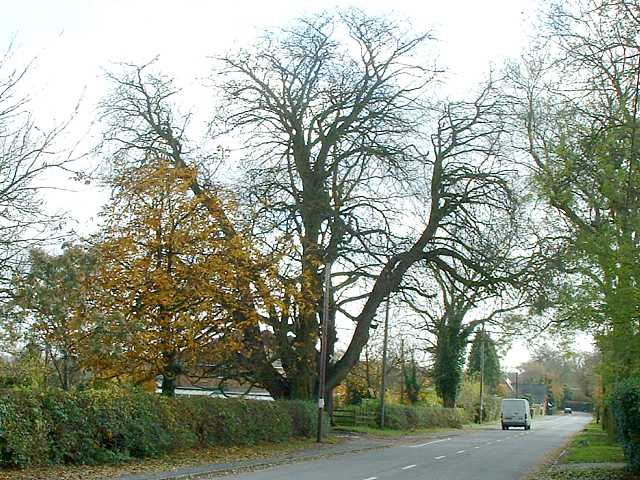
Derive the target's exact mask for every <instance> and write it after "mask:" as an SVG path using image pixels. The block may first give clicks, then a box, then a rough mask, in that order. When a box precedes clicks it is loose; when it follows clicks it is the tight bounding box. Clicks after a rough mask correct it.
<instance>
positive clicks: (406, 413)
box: [384, 405, 469, 430]
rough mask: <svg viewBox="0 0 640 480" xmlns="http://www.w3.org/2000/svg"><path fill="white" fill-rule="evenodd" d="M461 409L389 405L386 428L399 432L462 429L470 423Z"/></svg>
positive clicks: (386, 414)
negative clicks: (420, 429)
mask: <svg viewBox="0 0 640 480" xmlns="http://www.w3.org/2000/svg"><path fill="white" fill-rule="evenodd" d="M468 420H469V419H468V418H467V416H466V415H465V412H464V410H462V409H461V408H444V407H411V406H408V405H387V406H386V407H385V421H384V423H385V426H386V427H387V428H392V429H398V430H414V429H417V428H437V427H442V428H462V425H463V424H464V423H467V422H468Z"/></svg>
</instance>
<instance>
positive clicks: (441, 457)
mask: <svg viewBox="0 0 640 480" xmlns="http://www.w3.org/2000/svg"><path fill="white" fill-rule="evenodd" d="M443 458H446V455H440V456H439V457H435V458H434V460H442V459H443Z"/></svg>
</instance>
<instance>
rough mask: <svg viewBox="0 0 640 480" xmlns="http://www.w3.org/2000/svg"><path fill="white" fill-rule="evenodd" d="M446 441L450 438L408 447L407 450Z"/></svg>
mask: <svg viewBox="0 0 640 480" xmlns="http://www.w3.org/2000/svg"><path fill="white" fill-rule="evenodd" d="M447 440H451V438H441V439H440V440H433V441H432V442H427V443H420V444H418V445H408V447H409V448H420V447H426V446H427V445H433V444H434V443H440V442H446V441H447Z"/></svg>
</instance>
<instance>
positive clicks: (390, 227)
mask: <svg viewBox="0 0 640 480" xmlns="http://www.w3.org/2000/svg"><path fill="white" fill-rule="evenodd" d="M403 28H404V27H403V25H402V24H395V23H393V22H390V21H387V20H382V19H378V18H370V17H367V16H366V15H364V14H363V13H362V12H359V11H356V10H348V11H344V12H339V13H338V14H336V15H322V16H317V17H312V18H307V19H303V20H302V21H300V22H299V23H298V24H297V25H296V26H295V27H293V28H292V29H289V30H283V31H281V32H280V33H278V34H271V35H268V36H267V37H266V38H265V39H264V40H263V42H262V43H261V44H259V45H258V46H256V47H255V48H254V49H253V50H251V51H241V52H239V53H238V54H235V55H229V56H225V57H223V58H220V59H219V62H220V64H221V69H220V70H217V71H216V73H217V74H218V75H219V76H220V79H219V81H218V82H217V83H218V85H219V88H220V90H219V91H220V92H221V93H222V97H223V99H224V100H225V103H224V108H223V109H221V110H220V111H219V112H218V114H217V115H216V117H215V119H214V122H213V123H212V128H213V129H220V130H218V131H222V132H223V133H225V134H232V135H235V136H236V138H237V139H238V141H239V142H241V143H242V144H244V145H246V149H245V151H244V152H245V154H244V159H243V164H242V167H243V170H244V172H245V176H244V178H243V183H244V185H246V187H247V188H245V189H242V192H241V193H242V195H241V197H240V199H241V201H242V200H243V201H244V202H245V205H246V207H247V209H248V208H249V207H251V210H252V215H248V216H247V217H248V218H249V219H250V220H251V223H250V225H251V227H252V232H251V233H252V235H253V238H254V239H255V240H254V241H255V242H259V244H260V245H261V246H262V248H263V251H264V252H265V254H272V253H275V252H276V251H278V252H280V247H281V246H282V245H283V244H284V243H287V242H288V243H289V244H290V245H291V246H292V248H291V249H290V250H288V251H287V252H286V254H285V255H284V257H283V258H282V260H281V263H280V268H279V271H280V277H281V279H280V281H281V285H282V286H283V287H282V290H281V292H279V294H280V296H281V297H280V302H278V303H275V304H273V307H272V308H271V309H269V310H268V311H259V312H258V313H259V314H260V315H261V317H262V324H263V331H262V332H253V333H252V334H251V335H249V336H247V338H245V339H244V340H245V344H244V346H245V350H244V351H243V352H240V353H239V355H238V358H237V359H236V360H237V363H236V365H235V369H236V374H237V376H239V377H243V378H245V379H247V380H250V381H255V383H259V384H262V385H264V386H266V387H267V388H268V389H269V390H270V391H271V393H272V394H273V395H275V396H277V397H296V398H310V397H311V396H312V395H313V394H314V390H315V389H316V388H317V387H316V379H317V377H316V371H317V362H318V352H317V350H316V342H317V339H318V331H319V326H320V325H321V322H322V321H324V320H325V319H323V318H322V310H321V306H320V303H321V301H320V300H321V298H322V294H323V288H324V286H323V285H322V282H321V278H322V275H323V273H324V269H325V268H327V267H328V265H333V266H334V269H333V273H332V277H331V278H332V290H331V291H332V298H331V307H330V318H329V319H327V320H329V321H330V322H331V323H330V325H332V324H333V322H334V321H335V317H336V315H340V316H341V317H346V318H348V319H350V320H352V321H353V322H354V325H355V330H354V334H353V337H352V338H351V341H350V342H349V345H348V347H347V348H346V350H345V351H344V354H343V355H342V356H341V357H340V358H338V359H334V360H333V361H331V363H330V365H329V366H328V367H329V368H328V378H327V389H328V390H329V391H330V390H331V389H333V388H334V387H335V386H336V385H338V384H339V383H340V382H341V381H342V380H343V379H344V378H345V376H346V375H347V373H348V372H349V370H350V369H351V368H352V367H353V366H354V365H355V364H356V362H357V361H358V359H359V357H360V354H361V352H362V349H363V347H364V346H365V345H366V343H367V340H368V338H369V329H370V328H371V324H372V321H373V319H374V317H375V315H376V311H377V310H378V307H379V306H380V304H381V302H383V301H384V299H385V298H386V297H387V296H388V295H389V294H390V293H391V292H393V291H397V290H400V289H403V288H414V286H413V285H412V282H406V283H405V282H404V281H403V280H404V279H409V278H410V277H411V274H412V271H413V269H415V268H418V267H419V268H424V266H425V265H427V266H432V267H433V268H435V269H437V270H444V271H447V272H450V274H451V275H452V276H455V278H456V279H457V280H458V281H460V282H462V283H465V282H466V283H473V282H482V283H486V284H491V285H498V284H500V283H501V282H504V281H508V280H509V279H511V278H512V276H513V275H514V272H515V271H516V270H517V269H518V268H519V266H521V265H520V259H518V258H515V259H514V258H506V257H505V258H502V259H500V261H498V260H497V259H496V258H491V259H490V258H489V256H487V255H486V249H484V248H479V247H478V245H479V242H480V240H481V239H482V238H485V239H486V238H490V237H492V236H496V234H497V233H496V232H498V231H499V230H500V229H501V226H502V224H503V223H504V222H509V221H510V220H509V218H510V217H511V216H512V214H513V207H514V203H515V201H516V197H515V196H514V195H513V192H512V191H511V185H510V178H511V176H512V173H513V172H512V171H511V170H510V168H509V167H508V165H507V164H505V161H504V159H503V158H501V154H500V148H501V144H500V141H499V139H500V134H501V132H502V126H501V121H500V105H499V99H498V97H496V95H495V89H494V88H493V85H492V84H488V85H487V86H486V87H485V88H483V89H482V90H481V91H480V92H479V94H478V96H477V97H476V98H475V100H472V101H470V102H456V103H441V104H439V103H436V102H430V103H431V105H430V106H429V105H428V103H429V102H426V100H425V99H426V98H428V88H429V86H430V85H431V84H432V82H433V79H434V75H435V73H436V72H434V69H433V68H425V67H424V66H423V65H422V64H421V63H419V62H417V61H415V60H414V58H413V57H414V55H416V56H417V52H418V50H419V48H421V46H422V45H423V44H424V43H425V42H427V41H428V40H429V39H430V37H429V35H428V34H421V35H414V36H412V35H411V34H410V33H408V32H407V31H404V30H403ZM113 80H114V82H115V86H116V87H115V92H114V95H113V96H111V97H109V98H107V99H106V100H105V102H104V113H105V117H104V118H105V120H106V121H107V124H108V135H107V140H109V141H110V142H109V143H111V144H112V145H113V144H114V143H113V142H115V144H116V145H118V149H117V151H118V153H119V154H121V158H126V159H128V160H129V161H131V160H134V161H140V160H141V159H144V158H145V155H147V154H148V152H149V151H150V149H152V150H153V152H154V154H156V155H163V156H166V157H167V158H170V159H171V160H172V161H173V164H174V166H175V167H176V168H184V167H185V166H187V165H195V164H197V163H198V162H199V158H198V157H197V156H196V155H191V154H190V152H189V151H188V150H187V147H186V144H185V136H184V131H183V129H182V126H181V125H182V124H183V123H182V122H181V120H180V119H177V118H176V117H175V114H174V113H172V109H171V105H170V99H171V96H172V95H173V94H175V93H176V92H175V90H174V88H173V86H172V83H171V81H170V80H169V79H167V78H163V77H159V76H155V77H154V76H149V75H148V74H147V67H139V68H138V67H133V68H132V69H131V70H129V71H128V72H125V74H124V75H122V76H114V77H113ZM176 125H178V126H176ZM431 127H433V129H432V128H431ZM429 132H431V133H429ZM505 165H506V166H505ZM214 185H215V182H213V181H212V179H211V178H206V175H205V176H203V177H201V178H200V179H199V180H198V181H196V182H194V184H193V186H192V190H193V192H194V193H195V194H196V195H200V196H201V198H202V199H203V202H204V203H205V204H207V205H208V208H214V207H215V205H212V203H215V202H212V198H214V196H215V194H216V193H215V192H216V187H215V186H214ZM218 205H219V204H218ZM236 225H238V223H237V222H236V219H229V223H228V228H229V231H228V234H229V235H233V234H236V233H237V231H236V229H235V226H236ZM459 231H464V232H466V234H465V235H464V236H459V235H457V234H456V233H455V232H459ZM490 261H491V262H493V263H491V265H490V267H489V262H490ZM453 262H459V263H461V264H464V265H465V267H466V268H467V269H468V270H465V271H470V272H474V275H475V274H477V275H478V278H477V279H476V280H474V279H471V278H466V277H465V273H464V272H461V271H457V270H455V269H454V268H453V266H452V264H453ZM331 340H332V341H331V343H332V344H333V342H334V341H335V332H333V333H332V339H331ZM276 360H279V361H280V362H281V364H282V367H283V370H284V373H281V372H279V371H277V370H276V369H274V368H273V362H274V361H276Z"/></svg>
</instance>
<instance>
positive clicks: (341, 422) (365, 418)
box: [331, 407, 380, 427]
mask: <svg viewBox="0 0 640 480" xmlns="http://www.w3.org/2000/svg"><path fill="white" fill-rule="evenodd" d="M379 418H380V417H379V414H378V412H377V411H375V410H372V409H370V408H366V407H348V408H336V409H334V411H333V416H332V417H331V423H332V424H333V425H335V426H337V427H359V426H365V427H377V426H378V424H379V423H380V420H379Z"/></svg>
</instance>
